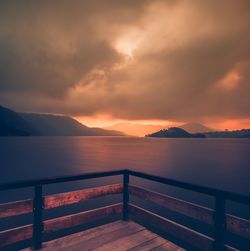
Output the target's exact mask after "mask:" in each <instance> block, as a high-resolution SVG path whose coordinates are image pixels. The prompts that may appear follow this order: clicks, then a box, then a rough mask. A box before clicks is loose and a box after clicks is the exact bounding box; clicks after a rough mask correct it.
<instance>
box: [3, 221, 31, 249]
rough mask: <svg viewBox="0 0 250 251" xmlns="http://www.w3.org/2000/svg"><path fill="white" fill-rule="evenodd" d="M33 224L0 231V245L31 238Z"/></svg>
mask: <svg viewBox="0 0 250 251" xmlns="http://www.w3.org/2000/svg"><path fill="white" fill-rule="evenodd" d="M32 232H33V226H32V225H26V226H21V227H16V228H11V229H8V230H5V231H1V232H0V247H5V246H7V245H11V244H14V243H17V242H20V241H24V240H27V239H31V238H32Z"/></svg>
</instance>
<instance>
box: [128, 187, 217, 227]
mask: <svg viewBox="0 0 250 251" xmlns="http://www.w3.org/2000/svg"><path fill="white" fill-rule="evenodd" d="M129 192H130V193H131V195H134V196H137V197H139V198H141V199H143V200H146V201H150V202H153V203H155V204H157V205H160V206H162V207H164V208H167V209H168V210H171V211H173V212H177V213H180V214H183V215H186V216H188V217H191V218H194V219H196V220H199V221H201V222H204V223H207V224H214V219H213V214H214V210H212V209H210V208H206V207H202V206H199V205H197V204H193V203H190V202H187V201H184V200H180V199H176V198H174V197H171V196H168V195H165V194H161V193H156V192H153V191H150V190H147V189H144V188H142V187H138V186H134V185H129Z"/></svg>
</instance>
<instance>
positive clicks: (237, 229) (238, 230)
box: [226, 214, 250, 240]
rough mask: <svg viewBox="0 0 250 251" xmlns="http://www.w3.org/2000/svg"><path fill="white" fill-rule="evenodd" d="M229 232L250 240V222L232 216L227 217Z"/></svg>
mask: <svg viewBox="0 0 250 251" xmlns="http://www.w3.org/2000/svg"><path fill="white" fill-rule="evenodd" d="M226 225H227V230H228V231H229V232H231V233H233V234H236V235H238V236H241V237H244V238H247V239H249V240H250V221H249V220H246V219H242V218H239V217H236V216H233V215H230V214H227V215H226Z"/></svg>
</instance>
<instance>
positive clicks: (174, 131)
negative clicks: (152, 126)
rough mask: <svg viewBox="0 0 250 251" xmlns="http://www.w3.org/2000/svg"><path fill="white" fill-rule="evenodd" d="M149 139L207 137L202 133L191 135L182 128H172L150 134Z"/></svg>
mask: <svg viewBox="0 0 250 251" xmlns="http://www.w3.org/2000/svg"><path fill="white" fill-rule="evenodd" d="M146 136H147V137H160V138H205V137H206V136H205V135H204V134H201V133H197V134H191V133H189V132H187V131H185V130H183V129H182V128H178V127H170V128H168V129H163V130H160V131H158V132H155V133H152V134H148V135H146Z"/></svg>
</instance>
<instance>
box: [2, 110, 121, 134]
mask: <svg viewBox="0 0 250 251" xmlns="http://www.w3.org/2000/svg"><path fill="white" fill-rule="evenodd" d="M0 135H1V136H122V135H123V134H122V133H121V132H118V131H109V130H104V129H101V128H90V127H87V126H85V125H83V124H81V123H79V122H78V121H77V120H75V119H73V118H71V117H68V116H60V115H49V114H36V113H17V112H14V111H12V110H10V109H8V108H5V107H2V106H0Z"/></svg>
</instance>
